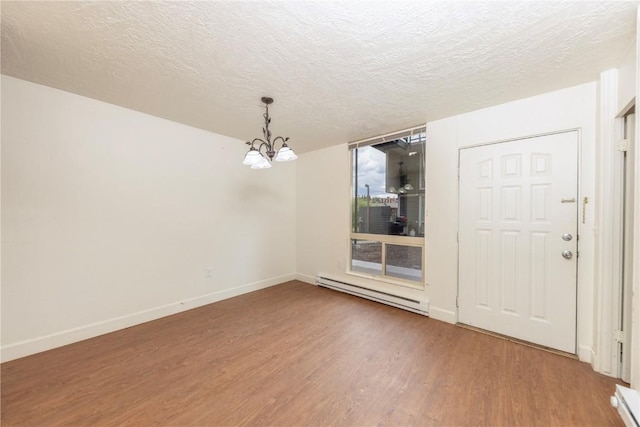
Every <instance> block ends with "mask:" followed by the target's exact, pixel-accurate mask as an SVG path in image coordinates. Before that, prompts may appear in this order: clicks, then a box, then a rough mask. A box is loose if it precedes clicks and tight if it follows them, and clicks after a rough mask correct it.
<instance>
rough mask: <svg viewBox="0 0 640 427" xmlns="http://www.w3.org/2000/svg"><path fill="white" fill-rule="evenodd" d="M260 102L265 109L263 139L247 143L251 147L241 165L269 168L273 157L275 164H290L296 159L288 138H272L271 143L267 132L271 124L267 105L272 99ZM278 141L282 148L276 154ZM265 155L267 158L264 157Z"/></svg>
mask: <svg viewBox="0 0 640 427" xmlns="http://www.w3.org/2000/svg"><path fill="white" fill-rule="evenodd" d="M262 102H264V104H265V109H266V112H265V113H264V114H263V117H264V127H263V128H262V134H263V135H264V139H261V138H255V139H254V140H253V141H251V142H249V141H247V145H250V146H251V147H250V148H249V151H248V152H247V154H245V156H244V160H243V161H242V164H243V165H247V166H251V169H267V168H270V167H271V161H272V160H274V156H275V161H276V162H290V161H292V160H295V159H297V158H298V156H296V153H294V152H293V150H292V149H291V147H289V146H288V145H287V141H288V140H289V137H286V138H283V137H281V136H276V137H275V138H273V141H271V131H270V130H269V124H270V123H271V117H269V104H272V103H273V98H269V97H266V96H263V97H262ZM278 140H280V141H281V142H282V146H281V147H280V149H279V150H278V152H277V153H276V143H277V142H278ZM256 143H259V145H258V148H256ZM263 149H264V153H263ZM265 154H266V155H267V157H265V156H264V155H265ZM267 158H268V160H267Z"/></svg>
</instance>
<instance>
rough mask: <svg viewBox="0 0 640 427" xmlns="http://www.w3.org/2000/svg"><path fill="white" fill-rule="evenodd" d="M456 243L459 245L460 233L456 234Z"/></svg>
mask: <svg viewBox="0 0 640 427" xmlns="http://www.w3.org/2000/svg"><path fill="white" fill-rule="evenodd" d="M456 242H458V243H460V232H457V233H456Z"/></svg>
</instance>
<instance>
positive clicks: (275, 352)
mask: <svg viewBox="0 0 640 427" xmlns="http://www.w3.org/2000/svg"><path fill="white" fill-rule="evenodd" d="M615 383H616V381H614V380H613V379H611V378H608V377H605V376H602V375H599V374H596V373H594V372H593V371H592V369H591V367H590V366H589V365H588V364H586V363H581V362H578V361H577V360H572V359H570V358H567V357H563V356H559V355H555V354H551V353H548V352H545V351H541V350H538V349H535V348H530V347H527V346H523V345H520V344H517V343H513V342H509V341H506V340H502V339H499V338H495V337H492V336H489V335H485V334H481V333H478V332H475V331H470V330H467V329H463V328H459V327H456V326H453V325H449V324H446V323H442V322H438V321H435V320H431V319H429V318H427V317H424V316H420V315H417V314H413V313H409V312H405V311H402V310H399V309H396V308H391V307H388V306H385V305H382V304H377V303H374V302H370V301H367V300H363V299H359V298H356V297H352V296H349V295H346V294H342V293H339V292H336V291H331V290H328V289H323V288H318V287H315V286H311V285H307V284H303V283H300V282H289V283H285V284H283V285H279V286H276V287H273V288H269V289H265V290H262V291H258V292H254V293H251V294H247V295H243V296H240V297H237V298H233V299H229V300H226V301H221V302H218V303H215V304H212V305H209V306H206V307H202V308H199V309H195V310H191V311H188V312H185V313H181V314H178V315H175V316H171V317H166V318H163V319H160V320H157V321H154V322H150V323H146V324H144V325H140V326H136V327H133V328H129V329H126V330H122V331H119V332H115V333H112V334H109V335H104V336H101V337H98V338H94V339H91V340H87V341H83V342H80V343H77V344H73V345H70V346H66V347H62V348H59V349H55V350H52V351H48V352H45V353H40V354H37V355H34V356H30V357H26V358H23V359H19V360H15V361H12V362H7V363H4V364H2V379H1V386H2V419H1V422H2V426H13V425H28V426H55V425H66V426H98V425H99V426H111V425H128V426H147V425H149V426H150V425H154V426H169V425H171V426H224V425H229V426H236V425H274V426H302V425H312V426H327V425H344V426H367V425H391V426H405V425H419V426H426V425H448V426H466V425H499V426H515V425H523V426H534V425H539V426H551V425H556V426H569V425H575V426H588V425H593V426H608V425H621V424H622V423H621V421H620V418H619V417H618V416H617V414H616V412H615V411H614V410H613V409H612V408H611V407H610V406H609V403H608V402H609V396H610V395H611V394H612V392H613V389H614V384H615Z"/></svg>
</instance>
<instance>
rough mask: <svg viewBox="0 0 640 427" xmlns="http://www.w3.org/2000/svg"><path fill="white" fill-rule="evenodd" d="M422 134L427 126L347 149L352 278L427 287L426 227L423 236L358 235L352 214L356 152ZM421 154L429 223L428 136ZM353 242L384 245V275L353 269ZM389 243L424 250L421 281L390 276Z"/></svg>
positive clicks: (349, 266) (350, 267) (355, 143)
mask: <svg viewBox="0 0 640 427" xmlns="http://www.w3.org/2000/svg"><path fill="white" fill-rule="evenodd" d="M421 133H426V126H424V125H423V126H417V127H413V128H409V129H405V130H402V131H397V132H392V133H389V134H386V135H381V136H377V137H373V138H368V139H364V140H359V141H355V142H351V143H349V144H348V148H349V159H350V160H349V181H350V185H349V206H350V207H349V239H348V244H349V250H348V259H347V274H350V275H353V276H357V277H362V278H367V279H372V280H376V281H381V282H384V283H389V284H392V285H399V286H405V287H409V288H414V289H420V290H424V289H425V286H426V280H425V276H426V274H425V261H426V253H425V242H426V226H425V227H424V228H425V229H424V233H423V236H398V235H387V234H372V233H358V232H355V231H353V230H354V227H353V214H354V211H353V209H354V199H353V197H354V195H355V194H356V192H355V191H354V185H355V183H354V179H353V177H354V173H355V168H356V167H357V165H356V164H355V159H354V156H355V150H357V149H358V148H363V147H367V146H370V145H376V144H380V143H383V142H388V141H394V140H396V139H398V138H402V137H407V136H413V135H416V134H421ZM422 155H423V156H424V158H423V165H424V169H423V174H424V175H423V179H422V181H421V182H420V190H424V191H425V196H424V197H425V198H424V203H423V206H422V210H423V215H424V218H425V224H426V212H427V209H426V186H427V182H426V181H427V180H426V155H427V154H426V135H425V149H423V150H422ZM354 240H365V241H377V242H380V243H381V244H382V248H381V250H382V256H381V260H380V262H381V273H380V274H369V273H364V272H359V271H357V270H356V271H354V270H353V268H352V266H353V241H354ZM387 244H391V245H400V246H410V247H419V248H420V249H421V252H422V265H421V269H420V281H419V282H418V281H414V280H409V279H402V278H399V277H396V276H388V275H387V274H386V273H387V263H386V253H387V248H386V245H387Z"/></svg>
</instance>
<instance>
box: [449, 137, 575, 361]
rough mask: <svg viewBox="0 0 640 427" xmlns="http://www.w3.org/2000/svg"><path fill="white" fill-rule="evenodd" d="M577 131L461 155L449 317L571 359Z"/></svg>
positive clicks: (505, 144) (573, 335)
mask: <svg viewBox="0 0 640 427" xmlns="http://www.w3.org/2000/svg"><path fill="white" fill-rule="evenodd" d="M577 165H578V133H577V132H576V131H572V132H564V133H558V134H554V135H547V136H540V137H535V138H526V139H521V140H516V141H510V142H504V143H498V144H491V145H485V146H480V147H473V148H467V149H462V150H460V215H459V221H460V222H459V236H458V239H459V251H460V252H459V257H460V258H459V289H458V304H459V308H458V310H459V311H458V316H459V317H458V319H459V321H460V323H465V324H468V325H472V326H475V327H478V328H482V329H487V330H490V331H493V332H497V333H500V334H504V335H508V336H511V337H514V338H519V339H522V340H525V341H529V342H532V343H535V344H539V345H543V346H546V347H551V348H555V349H558V350H562V351H565V352H569V353H574V354H575V352H576V270H577V250H578V244H577V242H578V239H577V237H578V236H577V229H578V224H577V220H578V218H577V215H578V206H579V204H580V201H579V200H578V166H577Z"/></svg>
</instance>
